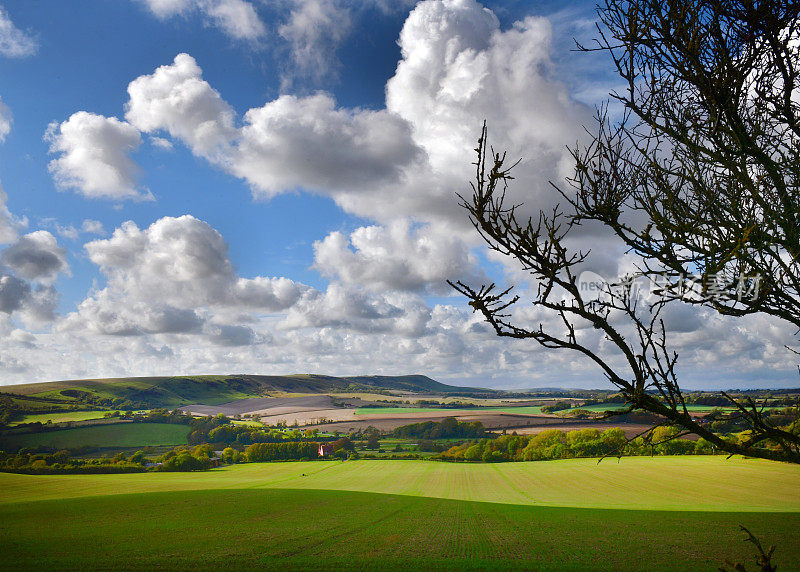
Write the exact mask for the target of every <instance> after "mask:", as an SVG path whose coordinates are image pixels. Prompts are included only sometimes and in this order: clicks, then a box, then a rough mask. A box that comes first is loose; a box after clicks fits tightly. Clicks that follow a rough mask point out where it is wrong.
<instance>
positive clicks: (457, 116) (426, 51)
mask: <svg viewBox="0 0 800 572" xmlns="http://www.w3.org/2000/svg"><path fill="white" fill-rule="evenodd" d="M322 6H334V5H333V4H330V3H329V2H322V3H319V4H318V3H316V2H315V1H309V3H307V4H305V3H301V4H297V5H296V9H295V10H296V14H297V17H298V24H297V27H296V31H295V32H296V33H295V32H292V34H294V35H292V36H291V37H297V38H303V37H305V36H303V35H302V34H301V33H300V31H301V30H306V29H313V25H312V24H310V23H305V24H301V22H311V21H312V20H313V19H310V20H309V19H303V18H301V17H300V14H302V13H303V10H311V11H312V12H313V13H315V14H320V13H322V12H324V10H323V9H322V8H321V7H322ZM313 7H316V8H313ZM312 8H313V10H312ZM331 9H333V8H331ZM315 10H316V11H315ZM309 18H310V16H309ZM313 21H316V20H313ZM286 26H287V27H286V28H285V30H284V32H285V34H286V35H287V37H289V30H290V29H291V30H294V28H292V27H290V26H289V24H286ZM550 35H551V29H550V25H549V23H548V21H547V20H546V19H544V18H526V19H525V20H522V21H519V22H516V23H515V24H514V25H513V26H512V27H511V28H510V29H507V30H503V29H501V28H500V25H499V22H498V20H497V18H496V16H495V15H494V14H493V13H492V12H491V11H490V10H488V9H486V8H484V7H482V6H481V5H480V4H478V3H477V2H475V1H474V0H427V1H425V2H421V3H420V4H419V5H418V6H417V7H416V8H415V9H414V10H413V11H412V12H411V14H410V15H409V17H408V19H407V21H406V23H405V25H404V27H403V30H402V32H401V35H400V40H399V44H400V47H401V50H402V59H401V61H400V62H399V63H398V66H397V71H396V73H395V75H394V77H392V78H391V79H390V80H389V82H388V84H387V88H386V108H385V109H382V110H377V111H374V110H362V109H348V108H342V107H339V106H337V105H336V102H335V101H334V100H333V98H332V97H331V96H330V95H328V94H325V93H317V94H315V95H312V96H308V97H297V96H290V95H284V96H281V97H279V98H277V99H275V100H273V101H269V102H267V103H266V104H265V105H264V106H262V107H260V108H254V109H250V110H249V111H247V112H246V113H245V115H244V117H243V125H242V127H241V128H237V127H236V126H235V115H234V113H233V111H232V110H231V108H230V106H229V105H228V104H227V103H225V101H224V100H223V98H222V96H221V95H220V94H219V93H218V92H217V91H215V90H214V89H213V88H212V87H211V86H210V85H208V83H207V82H205V81H203V80H202V73H201V70H200V68H199V66H198V65H197V63H196V62H195V61H194V59H193V58H191V56H189V55H187V54H181V55H179V56H178V57H177V58H176V59H175V62H173V64H170V65H168V66H163V67H162V68H159V69H158V70H157V71H156V72H155V73H154V74H152V75H150V76H142V77H141V78H138V79H137V80H134V81H133V82H132V83H131V86H130V88H129V93H130V94H131V100H130V102H129V104H128V112H127V114H126V118H127V119H128V121H130V122H131V123H132V124H133V125H136V126H137V127H138V128H139V129H140V130H143V131H147V132H153V131H158V130H163V131H166V132H167V133H169V134H170V135H172V136H173V137H176V138H178V139H181V140H183V141H184V142H185V143H186V144H187V145H188V146H189V147H190V148H191V149H192V150H193V152H194V153H195V154H197V155H200V156H204V157H208V158H210V159H211V160H213V161H214V162H215V163H216V164H218V165H219V166H221V167H222V168H224V169H226V170H228V171H229V172H231V173H232V174H234V175H236V176H239V177H241V178H243V179H244V180H245V181H247V182H248V183H249V184H250V186H251V187H252V189H253V192H254V194H255V196H257V197H265V198H268V197H271V196H274V195H276V194H279V193H282V192H287V191H294V190H297V189H301V190H310V191H313V192H317V193H320V194H325V195H328V196H331V197H332V198H333V199H334V200H336V201H337V203H338V204H339V205H340V206H342V207H343V208H344V209H345V210H347V211H348V212H351V213H354V214H358V215H362V216H367V217H370V218H373V219H376V220H379V221H391V220H394V219H395V218H397V217H398V216H408V217H412V218H415V219H416V220H428V221H439V222H441V221H446V222H447V223H448V224H450V225H451V226H452V225H455V226H459V227H460V228H462V229H467V228H468V224H467V221H466V217H465V216H464V213H463V212H462V210H461V209H460V208H459V207H458V206H457V201H456V200H455V198H454V191H460V190H463V188H464V187H465V186H466V183H467V181H469V180H470V178H471V170H472V168H471V166H470V161H472V160H473V157H472V153H473V151H472V149H473V148H474V146H475V141H476V140H477V136H478V133H479V130H480V123H481V121H482V120H483V119H484V118H486V119H487V121H488V123H489V126H490V130H491V135H492V141H493V142H494V143H495V144H496V146H497V147H498V148H507V149H509V152H510V153H511V155H512V156H515V157H517V156H519V157H523V162H522V163H521V164H520V166H519V167H518V169H517V177H518V179H519V180H520V181H524V189H520V191H519V195H524V199H525V202H526V203H528V205H529V206H530V208H531V209H536V208H540V207H547V206H549V205H551V204H552V203H553V202H554V201H555V193H554V192H553V191H552V189H551V187H550V185H549V181H551V180H554V181H559V180H562V179H563V177H564V176H565V175H567V174H568V173H569V166H570V158H569V154H568V152H567V150H566V146H567V145H568V144H573V143H574V142H575V141H576V140H577V139H578V138H579V137H581V133H582V131H581V129H580V125H581V123H582V122H583V121H584V120H588V119H589V118H590V112H589V109H588V108H587V107H585V106H583V105H581V104H578V103H575V102H574V101H572V100H571V99H570V97H569V94H568V93H567V90H566V87H565V86H564V85H563V84H562V83H561V82H559V80H558V76H557V74H556V73H555V72H554V70H553V69H552V63H551V61H550V58H549V49H550ZM298 41H300V40H298ZM189 102H191V104H190V103H189ZM518 186H519V185H518ZM523 190H524V192H523ZM516 192H517V191H516V189H515V190H512V193H516ZM514 198H517V196H516V195H515V197H514Z"/></svg>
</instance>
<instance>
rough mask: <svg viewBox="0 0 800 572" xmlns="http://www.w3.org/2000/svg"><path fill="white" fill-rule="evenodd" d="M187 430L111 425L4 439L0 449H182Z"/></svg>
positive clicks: (161, 425)
mask: <svg viewBox="0 0 800 572" xmlns="http://www.w3.org/2000/svg"><path fill="white" fill-rule="evenodd" d="M188 434H189V428H188V427H187V426H186V425H171V424H168V423H114V424H109V425H96V426H92V427H76V428H75V429H63V430H59V431H48V432H44V433H23V434H21V435H4V436H3V438H2V442H0V449H2V448H3V447H8V448H9V449H16V448H19V447H38V446H41V445H44V446H47V447H53V448H55V449H68V448H78V447H83V446H89V447H145V446H148V445H152V446H157V445H185V444H186V443H187V436H188Z"/></svg>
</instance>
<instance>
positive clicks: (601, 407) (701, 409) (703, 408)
mask: <svg viewBox="0 0 800 572" xmlns="http://www.w3.org/2000/svg"><path fill="white" fill-rule="evenodd" d="M624 407H625V404H624V403H596V404H594V405H581V406H580V407H575V408H574V409H583V410H585V411H598V412H600V413H602V412H603V411H614V410H618V409H623V408H624ZM712 409H732V408H731V407H713V406H711V405H687V406H686V410H687V411H693V412H695V413H708V412H709V411H711V410H712Z"/></svg>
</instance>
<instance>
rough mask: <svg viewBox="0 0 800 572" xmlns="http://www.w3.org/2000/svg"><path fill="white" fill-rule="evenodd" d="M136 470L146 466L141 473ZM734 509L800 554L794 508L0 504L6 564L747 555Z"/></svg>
mask: <svg viewBox="0 0 800 572" xmlns="http://www.w3.org/2000/svg"><path fill="white" fill-rule="evenodd" d="M142 476H143V477H144V478H147V477H149V476H150V475H142ZM740 522H745V523H746V524H747V526H749V527H750V529H751V530H753V532H754V533H756V534H758V535H759V536H760V537H761V538H762V539H763V540H764V541H765V542H768V543H769V544H773V543H774V544H776V545H777V546H778V548H777V552H776V563H777V564H778V565H779V566H780V567H781V569H785V570H790V569H792V567H793V566H794V565H793V564H792V562H794V563H795V564H796V563H797V562H798V561H800V542H799V541H798V540H799V539H798V531H800V515H799V514H797V513H761V514H759V513H746V514H742V513H725V512H718V513H703V512H676V511H667V512H659V511H626V510H598V509H576V508H555V507H537V506H519V505H512V504H501V505H498V504H494V503H481V502H474V501H456V500H447V499H435V498H423V497H413V496H403V495H380V494H374V493H358V492H339V491H326V490H297V489H283V490H277V489H272V490H270V489H262V490H207V491H175V492H168V493H151V494H122V495H113V496H105V497H85V498H79V499H71V500H56V501H40V502H29V503H9V504H5V505H0V552H1V553H2V555H3V557H2V562H3V567H4V568H6V569H9V570H20V569H31V570H32V569H36V570H51V569H62V570H63V569H71V570H88V569H104V570H108V569H137V570H141V569H165V570H211V569H228V570H241V569H261V570H263V569H267V570H272V569H281V570H294V569H307V570H311V569H313V570H330V569H392V570H397V569H407V570H415V569H419V568H425V569H455V570H465V569H472V570H474V569H518V570H519V569H536V570H542V569H544V570H552V569H558V570H564V569H568V570H663V569H671V570H716V569H717V568H718V567H719V566H720V565H722V564H724V562H725V560H726V559H732V560H734V561H743V562H747V563H748V564H750V563H751V562H752V552H753V551H752V546H751V545H749V544H747V543H745V542H742V534H741V533H740V532H739V530H738V524H739V523H740Z"/></svg>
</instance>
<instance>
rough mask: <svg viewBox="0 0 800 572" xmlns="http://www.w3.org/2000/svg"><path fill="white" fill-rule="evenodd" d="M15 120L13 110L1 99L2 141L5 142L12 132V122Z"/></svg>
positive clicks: (0, 132) (0, 136) (0, 135)
mask: <svg viewBox="0 0 800 572" xmlns="http://www.w3.org/2000/svg"><path fill="white" fill-rule="evenodd" d="M13 121H14V117H13V116H12V115H11V110H10V109H9V108H8V106H7V105H6V104H5V103H3V100H2V99H0V143H3V142H4V141H5V140H6V137H8V134H9V133H11V123H12V122H13Z"/></svg>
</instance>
